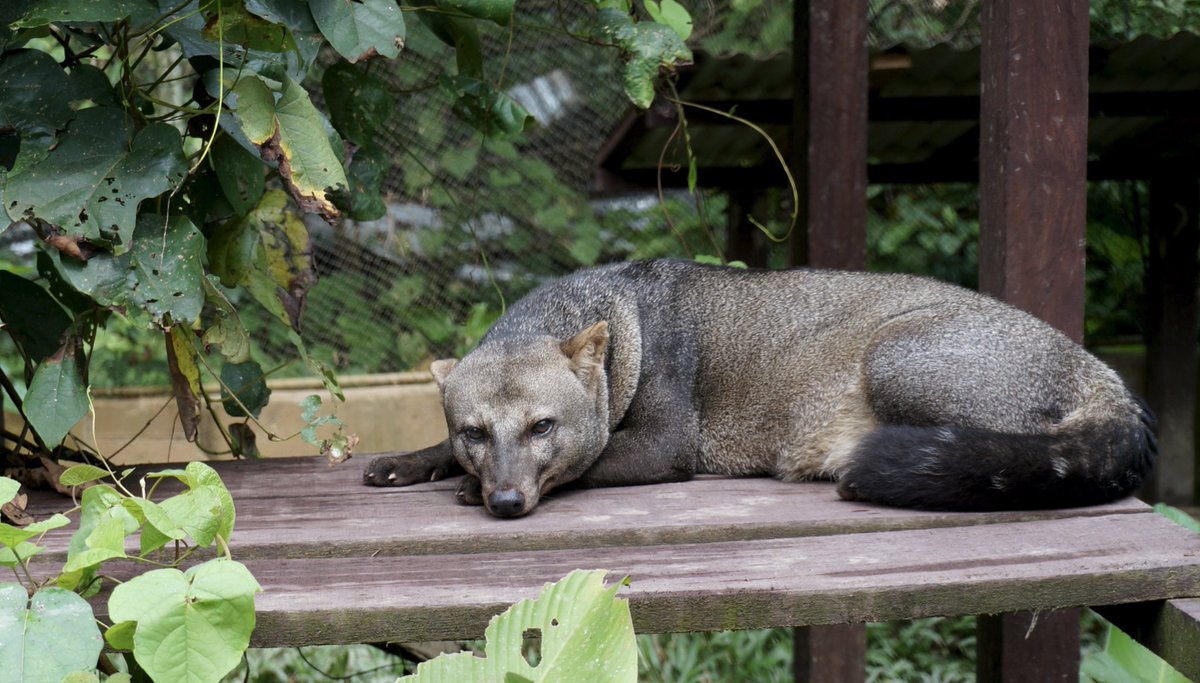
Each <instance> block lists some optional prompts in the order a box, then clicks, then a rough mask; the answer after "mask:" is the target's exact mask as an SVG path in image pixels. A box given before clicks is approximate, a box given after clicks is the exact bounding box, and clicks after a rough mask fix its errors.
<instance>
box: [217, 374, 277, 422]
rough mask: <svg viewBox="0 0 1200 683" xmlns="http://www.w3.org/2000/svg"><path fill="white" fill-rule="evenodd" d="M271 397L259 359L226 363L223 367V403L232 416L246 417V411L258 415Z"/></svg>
mask: <svg viewBox="0 0 1200 683" xmlns="http://www.w3.org/2000/svg"><path fill="white" fill-rule="evenodd" d="M235 396H236V397H237V400H234V397H235ZM270 399H271V389H270V388H268V387H267V380H266V376H265V375H264V374H263V369H262V366H261V365H259V364H258V362H257V361H253V360H250V361H246V362H244V363H226V364H225V365H224V367H222V368H221V405H223V406H224V407H225V412H226V413H227V414H228V415H229V416H230V417H246V411H250V414H251V415H253V416H254V417H258V416H259V415H260V414H261V413H262V409H263V408H264V407H265V406H266V405H267V402H268V401H269V400H270ZM239 401H240V404H239Z"/></svg>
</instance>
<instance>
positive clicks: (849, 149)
mask: <svg viewBox="0 0 1200 683" xmlns="http://www.w3.org/2000/svg"><path fill="white" fill-rule="evenodd" d="M794 12H795V14H794V22H795V37H794V48H793V59H794V62H793V72H792V73H793V78H794V79H795V87H794V89H793V98H794V99H793V108H792V111H793V114H794V116H793V122H792V145H791V149H792V173H793V175H794V176H795V178H796V184H797V186H798V189H799V195H800V197H799V199H800V201H799V206H798V208H799V213H800V221H799V222H800V226H801V234H800V235H798V236H797V237H798V239H793V260H794V261H795V262H796V263H806V264H808V265H812V266H819V267H826V268H850V269H861V268H865V267H866V262H867V250H866V234H867V228H866V224H867V223H866V221H867V207H866V205H867V198H866V197H867V65H868V54H867V3H866V0H799V1H798V2H796V3H795V9H794Z"/></svg>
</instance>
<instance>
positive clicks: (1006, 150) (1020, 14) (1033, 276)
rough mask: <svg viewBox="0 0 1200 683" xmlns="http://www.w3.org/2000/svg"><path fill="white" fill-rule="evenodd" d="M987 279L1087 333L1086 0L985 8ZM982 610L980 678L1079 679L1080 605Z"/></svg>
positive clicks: (982, 238)
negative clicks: (1034, 611) (1039, 610)
mask: <svg viewBox="0 0 1200 683" xmlns="http://www.w3.org/2000/svg"><path fill="white" fill-rule="evenodd" d="M981 23H982V31H983V43H982V48H981V55H980V71H981V73H980V84H981V90H980V101H979V105H980V167H979V210H980V234H979V285H980V289H981V290H983V291H985V292H987V293H989V294H991V295H993V296H996V297H998V298H1000V299H1003V300H1005V301H1008V302H1009V303H1012V304H1014V305H1016V306H1018V307H1020V308H1023V309H1025V310H1026V311H1029V312H1030V313H1033V314H1034V315H1036V316H1038V317H1040V318H1042V319H1043V320H1046V321H1047V322H1049V323H1050V324H1052V325H1054V326H1056V327H1058V328H1059V329H1061V330H1063V331H1064V332H1066V333H1067V334H1068V335H1069V336H1070V337H1071V338H1072V339H1075V340H1076V341H1082V339H1083V295H1084V279H1083V276H1084V270H1083V260H1084V242H1085V239H1086V235H1087V117H1088V91H1087V76H1088V0H989V1H988V2H985V3H984V4H983V15H982V18H981ZM1032 618H1033V615H1030V614H1029V613H1024V612H1019V613H1012V614H1000V615H995V616H988V617H981V618H980V621H979V627H978V630H977V636H978V643H979V660H978V663H977V673H978V681H979V683H998V682H1000V681H1004V682H1012V683H1016V682H1017V681H1022V682H1025V681H1076V680H1078V679H1079V610H1064V611H1062V612H1056V613H1054V614H1052V615H1047V614H1042V615H1040V617H1038V619H1039V623H1038V625H1037V628H1035V629H1033V630H1032V631H1030V630H1029V624H1030V621H1031V619H1032Z"/></svg>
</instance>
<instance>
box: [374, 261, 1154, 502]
mask: <svg viewBox="0 0 1200 683" xmlns="http://www.w3.org/2000/svg"><path fill="white" fill-rule="evenodd" d="M431 371H432V373H433V376H434V379H435V380H436V381H437V383H438V385H439V386H440V387H441V390H442V399H443V405H444V408H445V412H446V422H447V424H448V426H449V430H450V437H449V438H448V439H447V440H446V441H443V442H442V443H439V444H437V445H435V446H431V447H429V448H425V449H423V450H420V451H416V452H413V453H405V454H399V455H383V456H378V457H376V458H375V459H374V460H372V461H371V462H370V463H369V464H368V465H367V467H366V470H365V472H364V473H363V480H364V483H366V484H371V485H375V486H403V485H406V484H412V483H415V482H421V481H429V480H431V479H440V478H443V477H447V476H451V475H455V474H459V473H461V472H462V471H465V472H466V473H467V475H468V476H467V477H465V478H464V479H463V483H462V484H461V485H460V486H459V489H458V494H457V495H458V498H459V500H460V501H461V502H464V503H468V504H483V505H486V506H487V509H488V511H489V512H491V514H493V515H496V516H498V517H516V516H520V515H524V514H527V513H528V512H530V511H531V510H533V509H534V507H535V506H536V505H537V504H538V500H539V498H540V497H541V496H542V495H544V494H545V493H546V492H547V491H550V490H552V489H554V488H555V487H558V486H562V485H564V484H568V483H573V484H575V485H581V486H585V487H596V486H622V485H629V484H650V483H658V482H668V481H681V480H686V479H689V478H691V477H692V476H693V475H695V474H698V473H707V474H721V475H728V476H750V475H770V476H773V477H776V478H779V479H783V480H787V481H796V480H805V479H812V478H829V479H834V480H836V481H837V482H838V485H837V492H838V494H839V495H840V496H841V497H842V498H844V499H849V500H864V501H873V502H877V503H882V504H886V505H894V506H903V507H916V508H926V509H943V510H995V509H1026V508H1043V507H1071V506H1078V505H1090V504H1096V503H1101V502H1105V501H1109V500H1113V499H1115V498H1118V497H1121V496H1125V495H1127V494H1129V493H1131V492H1132V491H1133V490H1134V489H1135V488H1136V487H1137V486H1138V485H1139V484H1140V483H1141V481H1142V479H1143V478H1144V477H1145V476H1146V475H1147V473H1148V472H1149V471H1150V469H1151V467H1152V465H1153V461H1154V457H1155V454H1156V449H1157V447H1156V444H1155V440H1154V435H1153V433H1152V431H1151V429H1152V427H1153V418H1152V417H1151V415H1150V413H1149V411H1148V410H1147V408H1146V407H1145V405H1144V404H1142V403H1141V402H1140V401H1139V400H1138V399H1137V398H1136V397H1135V396H1133V395H1132V394H1131V393H1130V392H1129V390H1128V389H1126V387H1125V386H1124V384H1123V383H1122V382H1121V380H1120V379H1119V378H1118V377H1117V375H1116V373H1114V372H1113V371H1112V370H1111V369H1110V368H1109V367H1107V366H1106V365H1104V363H1102V362H1101V361H1099V360H1098V359H1096V358H1095V357H1094V356H1092V355H1090V354H1089V353H1088V352H1086V351H1085V350H1083V349H1082V348H1081V347H1080V346H1079V345H1077V344H1075V343H1074V342H1072V341H1071V340H1069V339H1068V338H1067V337H1066V336H1064V335H1063V334H1061V333H1059V332H1058V331H1056V330H1055V329H1053V328H1051V327H1050V326H1048V325H1046V324H1045V323H1043V322H1041V321H1039V320H1037V319H1036V318H1034V317H1032V316H1030V315H1028V314H1026V313H1024V312H1022V311H1019V310H1017V309H1015V308H1012V307H1010V306H1008V305H1006V304H1003V303H1000V302H998V301H996V300H994V299H991V298H988V297H986V296H984V295H981V294H978V293H975V292H972V291H970V290H966V289H962V288H959V287H956V286H952V285H948V284H945V283H942V282H938V281H935V280H930V279H926V278H920V277H914V276H907V275H884V274H869V273H848V272H834V271H819V270H791V271H754V270H739V269H731V268H721V267H714V266H706V265H700V264H696V263H690V262H681V261H646V262H631V263H622V264H618V265H611V266H605V267H601V268H595V269H592V270H585V271H581V272H579V273H576V274H574V275H571V276H569V277H566V278H564V279H562V280H559V281H556V282H552V283H549V284H546V285H543V286H541V287H539V288H538V289H536V290H534V291H533V292H531V293H530V294H529V295H528V296H526V297H525V298H524V299H522V300H521V301H519V302H517V303H516V304H514V305H513V306H512V307H511V309H510V310H509V311H508V312H507V313H506V314H505V315H504V316H503V317H501V318H500V320H498V321H497V322H496V324H495V325H494V326H493V327H492V329H491V330H490V331H489V332H488V334H487V335H486V336H485V337H484V338H483V340H482V342H481V343H480V344H479V347H478V348H476V349H475V350H474V351H472V352H471V353H469V354H467V355H466V356H465V357H464V358H463V359H462V360H457V361H456V360H440V361H436V362H435V363H433V366H432V368H431Z"/></svg>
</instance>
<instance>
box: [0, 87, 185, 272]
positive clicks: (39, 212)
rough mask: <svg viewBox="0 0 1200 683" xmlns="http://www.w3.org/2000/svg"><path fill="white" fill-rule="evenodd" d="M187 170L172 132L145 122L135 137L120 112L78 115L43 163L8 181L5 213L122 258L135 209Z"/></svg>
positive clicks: (176, 134) (107, 109) (91, 111)
mask: <svg viewBox="0 0 1200 683" xmlns="http://www.w3.org/2000/svg"><path fill="white" fill-rule="evenodd" d="M185 170H186V164H185V162H184V158H183V148H182V142H181V138H180V137H179V132H178V131H177V130H175V128H173V127H172V126H169V125H167V124H165V123H157V124H151V125H150V126H147V127H146V128H144V129H143V130H141V131H140V132H138V133H137V134H136V135H134V131H133V123H132V121H131V120H130V119H129V118H127V117H126V115H125V113H124V112H122V111H121V110H119V109H116V108H114V107H94V108H91V109H84V110H83V111H80V112H78V113H77V114H76V118H75V120H74V121H72V122H71V124H70V126H69V127H68V129H67V132H66V133H64V134H63V135H62V137H61V138H60V140H59V143H58V145H57V146H56V147H55V148H54V150H53V151H51V152H50V154H49V156H47V157H46V159H45V161H43V162H42V163H40V164H38V165H37V166H36V167H34V168H31V169H29V170H28V171H26V172H25V173H22V174H21V175H18V176H16V177H15V178H10V179H9V181H8V184H7V186H6V187H5V191H4V201H5V209H7V211H8V214H9V216H10V217H11V218H12V219H13V220H21V219H22V218H29V217H36V218H40V219H42V220H45V221H47V222H49V223H51V224H53V225H56V226H59V227H61V228H62V229H63V230H65V231H66V232H68V233H71V234H79V235H82V236H84V237H86V238H87V239H89V240H92V241H99V242H110V243H112V244H113V245H114V248H115V251H116V252H117V253H123V252H125V251H127V250H128V249H129V247H130V242H131V241H132V238H133V235H132V233H133V229H134V226H135V225H136V224H137V221H136V220H135V216H136V213H137V207H138V204H139V203H140V202H141V201H142V200H143V199H147V198H150V197H156V196H158V195H159V194H162V193H163V192H166V191H167V190H169V189H171V188H172V187H175V186H177V185H178V184H179V183H180V182H182V180H183V177H184V172H185Z"/></svg>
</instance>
